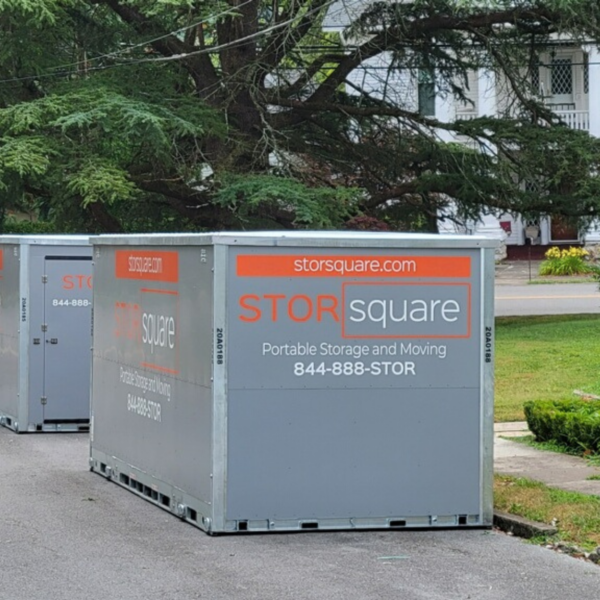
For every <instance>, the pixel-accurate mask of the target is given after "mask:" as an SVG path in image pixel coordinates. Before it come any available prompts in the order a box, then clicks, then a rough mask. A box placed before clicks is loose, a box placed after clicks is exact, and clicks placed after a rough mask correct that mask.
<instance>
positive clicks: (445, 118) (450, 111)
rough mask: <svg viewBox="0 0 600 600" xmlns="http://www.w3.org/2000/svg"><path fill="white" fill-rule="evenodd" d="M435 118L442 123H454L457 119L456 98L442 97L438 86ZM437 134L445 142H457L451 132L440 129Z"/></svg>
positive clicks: (450, 95) (448, 95)
mask: <svg viewBox="0 0 600 600" xmlns="http://www.w3.org/2000/svg"><path fill="white" fill-rule="evenodd" d="M435 118H436V119H437V120H438V121H441V122H442V123H452V122H453V121H454V119H455V118H456V109H455V106H454V97H453V96H452V94H445V95H442V94H441V93H440V90H439V88H438V86H437V85H436V90H435ZM436 133H437V135H438V137H439V139H440V140H442V141H444V142H452V141H455V140H454V134H453V133H452V132H450V131H446V130H444V129H440V130H438V131H437V132H436Z"/></svg>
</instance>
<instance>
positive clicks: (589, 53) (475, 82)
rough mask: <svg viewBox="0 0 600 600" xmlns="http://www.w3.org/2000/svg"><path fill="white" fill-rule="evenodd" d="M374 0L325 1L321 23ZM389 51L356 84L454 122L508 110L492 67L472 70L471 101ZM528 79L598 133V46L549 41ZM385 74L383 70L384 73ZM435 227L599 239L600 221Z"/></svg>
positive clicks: (333, 23)
mask: <svg viewBox="0 0 600 600" xmlns="http://www.w3.org/2000/svg"><path fill="white" fill-rule="evenodd" d="M371 1H372V0H338V1H337V2H335V3H334V4H333V5H332V6H331V7H330V9H329V11H328V14H327V17H326V19H325V29H326V30H329V31H338V32H341V31H343V29H344V28H345V27H346V26H347V25H349V24H350V23H351V22H352V20H353V19H354V18H356V16H357V15H358V14H360V12H361V11H362V10H364V7H365V6H366V5H367V4H368V3H370V2H371ZM389 60H390V59H389V56H387V55H379V56H378V57H376V58H375V59H373V60H371V61H369V62H368V63H367V64H363V66H362V67H361V68H359V69H357V70H356V71H355V72H354V73H353V74H352V79H353V80H354V81H355V82H356V84H357V87H360V88H362V89H364V90H365V91H367V92H369V93H371V94H374V95H376V96H377V95H379V96H380V97H384V96H385V97H386V98H387V99H388V100H393V101H395V102H396V103H398V104H399V105H401V106H404V107H405V108H407V109H408V110H415V111H416V110H418V111H420V112H421V113H422V114H428V115H431V116H435V117H436V119H439V120H441V121H445V122H451V121H454V120H456V119H457V118H464V119H468V118H473V117H478V116H494V115H498V114H503V113H505V112H506V111H507V110H509V108H508V107H509V100H510V95H509V93H508V92H507V87H508V86H507V85H506V82H505V81H501V80H499V78H498V77H496V75H495V74H494V73H493V72H490V71H488V70H483V69H481V70H479V71H478V72H475V71H474V72H472V73H470V74H469V82H468V83H469V89H468V93H467V97H468V98H469V100H470V102H469V103H462V102H460V101H457V100H455V99H454V98H451V97H447V96H444V95H442V94H437V93H436V90H435V83H434V81H433V78H430V77H427V76H426V74H425V76H424V74H422V73H421V74H420V75H416V76H415V74H411V73H409V72H407V71H397V72H395V73H392V74H390V73H389V72H388V65H389ZM539 63H540V66H539V69H538V70H537V72H535V73H534V74H533V77H534V80H533V83H534V85H536V87H538V88H539V93H540V96H541V97H543V98H544V100H545V102H546V104H547V105H548V106H550V107H552V109H553V111H554V112H555V113H556V114H557V115H558V116H560V117H561V118H562V119H563V121H564V122H565V123H566V124H567V125H568V126H569V127H572V128H575V129H580V130H585V131H589V132H590V134H591V135H594V136H597V137H600V52H599V50H598V48H597V47H595V46H592V45H589V46H580V45H573V44H572V43H570V42H569V41H568V40H557V41H556V42H555V44H554V46H553V48H552V49H551V50H550V51H548V52H546V53H544V54H542V55H541V56H540V60H539ZM384 74H385V77H384ZM439 136H440V138H441V139H445V140H447V141H465V140H461V139H460V138H459V137H457V136H456V135H455V134H453V133H451V132H446V131H440V132H439ZM439 229H440V233H450V232H452V233H455V232H457V231H460V232H462V233H465V232H468V233H482V234H485V235H489V236H493V237H497V238H499V239H502V240H503V241H504V242H505V244H506V245H508V246H511V245H512V246H522V245H525V244H528V243H533V244H540V245H542V246H547V245H554V244H557V245H558V244H582V243H585V244H587V245H597V244H600V223H598V224H597V225H596V226H593V227H591V228H590V229H588V230H587V231H580V230H578V229H577V227H572V226H567V225H566V224H565V223H564V222H563V220H562V219H560V218H559V217H552V216H543V215H540V217H539V218H537V219H533V220H531V219H530V220H525V219H524V218H522V217H520V216H518V215H510V214H505V215H501V216H499V217H496V216H492V215H484V216H482V217H481V218H480V219H479V220H478V221H476V222H467V223H458V224H456V223H450V222H449V221H447V220H446V221H440V223H439Z"/></svg>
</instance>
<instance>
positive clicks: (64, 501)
mask: <svg viewBox="0 0 600 600" xmlns="http://www.w3.org/2000/svg"><path fill="white" fill-rule="evenodd" d="M87 446H88V440H87V436H86V435H82V434H71V435H69V434H64V435H44V434H35V435H21V436H17V435H16V434H14V433H12V432H10V431H8V430H6V429H3V428H1V427H0V574H1V578H0V600H88V599H90V598H93V599H95V598H99V599H102V600H136V599H143V600H191V599H196V598H204V599H208V600H220V599H227V600H237V599H239V600H287V599H294V600H305V599H306V600H317V599H318V600H321V599H322V600H325V599H326V600H336V599H339V600H371V599H372V600H388V599H389V600H399V599H402V600H467V599H468V598H472V599H473V600H506V599H508V598H510V600H531V599H532V598H544V600H582V599H587V598H596V597H597V596H598V589H600V568H599V567H598V566H595V565H593V564H591V563H587V562H583V561H579V560H576V559H574V558H570V557H568V556H566V555H560V554H556V553H555V552H553V551H551V550H547V549H545V548H540V547H538V546H533V545H529V544H526V543H525V542H523V541H521V540H519V539H517V538H512V537H508V536H506V535H504V534H501V533H496V532H491V531H482V530H468V531H456V530H454V531H436V532H431V531H421V532H417V531H404V532H339V533H318V532H317V533H301V534H270V535H269V534H263V535H256V534H254V535H244V536H239V535H238V536H235V535H234V536H221V537H212V538H211V537H209V536H207V535H206V534H204V533H202V532H201V531H199V530H197V529H195V528H194V527H192V526H190V525H188V524H186V523H182V522H180V521H178V520H177V519H175V518H174V517H172V516H170V515H168V514H167V513H165V512H163V511H161V510H160V509H158V508H156V507H154V506H152V505H151V504H149V503H147V502H145V501H143V500H141V499H140V498H137V497H135V496H134V495H132V494H131V493H129V492H127V491H126V490H123V489H122V488H120V487H118V486H116V485H114V484H112V483H109V482H107V481H105V480H104V479H102V478H101V477H99V476H98V475H95V474H92V473H90V472H89V471H88V469H87Z"/></svg>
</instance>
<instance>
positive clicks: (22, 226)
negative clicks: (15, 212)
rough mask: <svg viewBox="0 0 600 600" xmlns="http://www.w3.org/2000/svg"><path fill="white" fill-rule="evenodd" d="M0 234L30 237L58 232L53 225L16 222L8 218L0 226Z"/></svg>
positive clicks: (44, 222)
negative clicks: (31, 235)
mask: <svg viewBox="0 0 600 600" xmlns="http://www.w3.org/2000/svg"><path fill="white" fill-rule="evenodd" d="M0 233H3V234H18V235H30V234H38V233H41V234H45V233H58V232H57V231H56V227H55V225H54V224H53V223H48V222H47V221H17V220H15V219H11V218H10V217H9V218H8V219H6V221H4V223H2V224H0Z"/></svg>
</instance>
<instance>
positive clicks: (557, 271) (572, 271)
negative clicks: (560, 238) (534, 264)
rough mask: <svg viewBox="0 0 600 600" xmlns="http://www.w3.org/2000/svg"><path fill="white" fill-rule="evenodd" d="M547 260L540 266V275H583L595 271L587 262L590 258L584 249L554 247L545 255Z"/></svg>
mask: <svg viewBox="0 0 600 600" xmlns="http://www.w3.org/2000/svg"><path fill="white" fill-rule="evenodd" d="M544 256H545V257H546V260H544V262H542V264H541V265H540V275H582V274H586V273H591V272H592V271H594V269H592V267H590V265H588V264H587V263H586V262H585V259H586V258H587V256H588V252H587V250H584V249H583V248H576V247H573V246H571V247H570V248H563V249H562V250H561V249H560V248H557V247H556V246H552V248H550V249H549V250H548V251H547V252H546V254H545V255H544Z"/></svg>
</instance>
